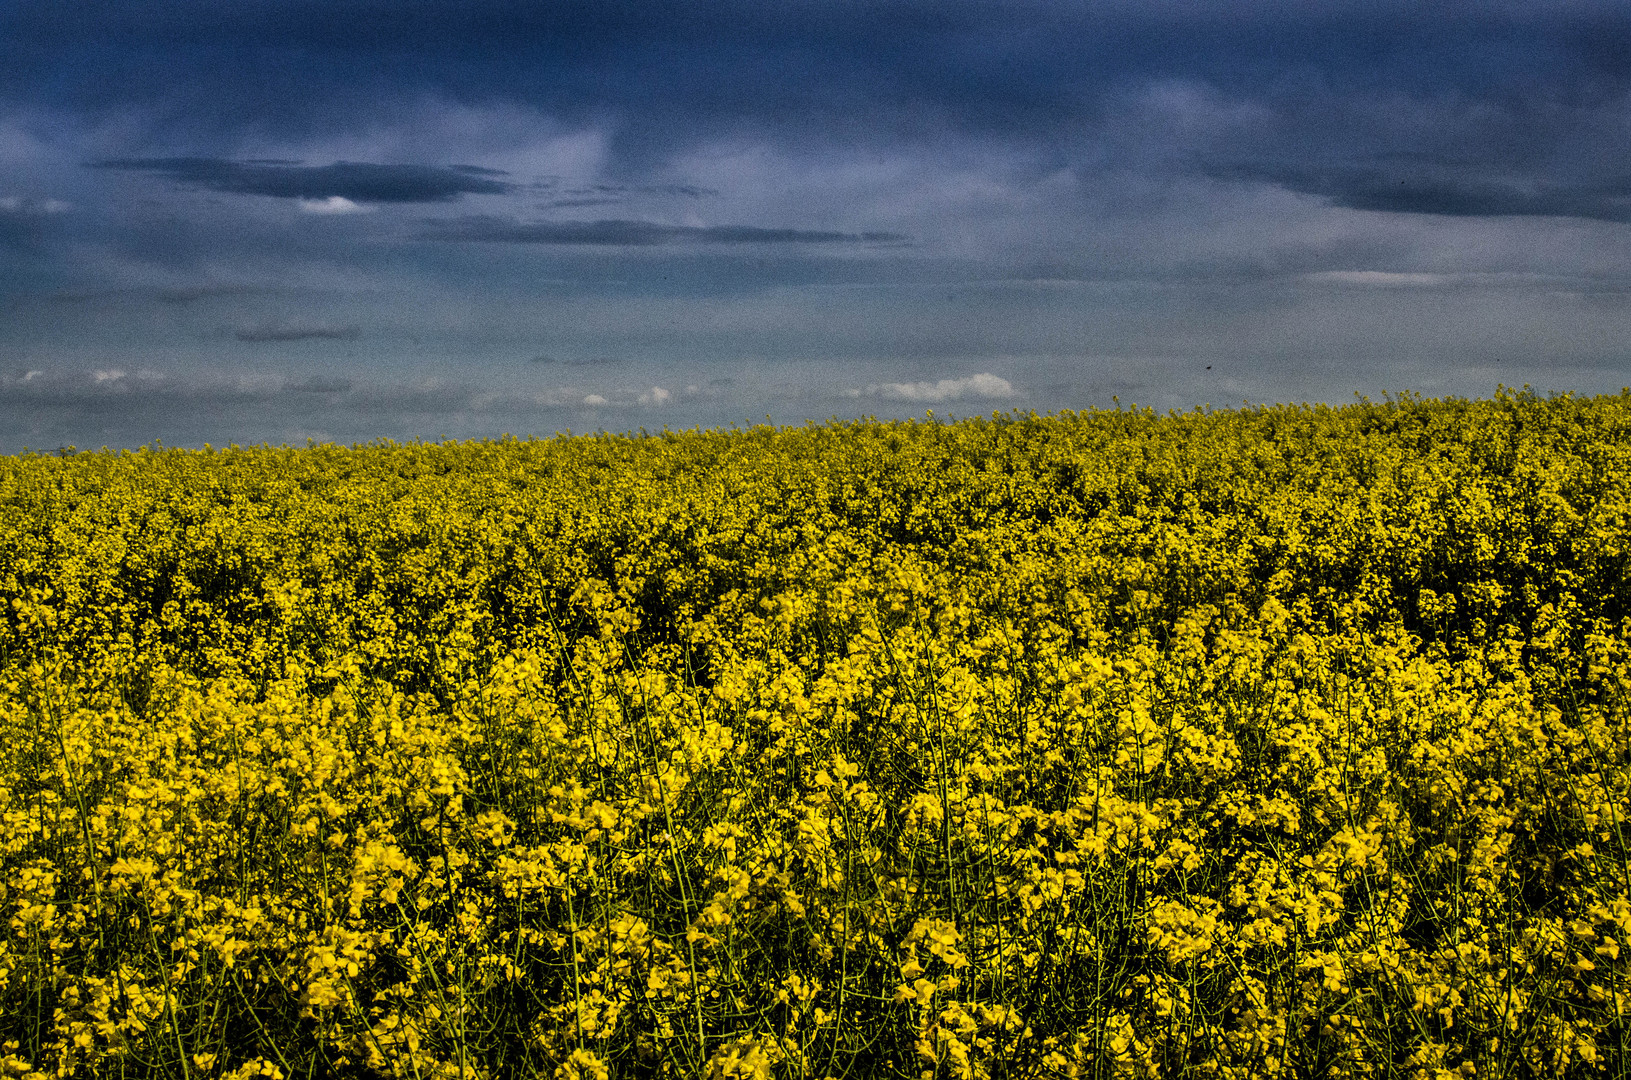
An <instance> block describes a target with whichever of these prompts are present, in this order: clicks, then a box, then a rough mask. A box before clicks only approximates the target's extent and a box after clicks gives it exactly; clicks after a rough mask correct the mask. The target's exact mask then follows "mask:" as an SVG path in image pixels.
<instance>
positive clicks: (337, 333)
mask: <svg viewBox="0 0 1631 1080" xmlns="http://www.w3.org/2000/svg"><path fill="white" fill-rule="evenodd" d="M361 333H362V332H361V331H360V330H358V329H357V328H356V327H355V326H302V325H282V324H276V323H268V324H264V325H261V326H245V327H240V328H239V329H238V330H237V331H235V332H234V333H233V336H234V337H236V338H237V339H238V340H239V341H250V342H266V341H311V340H329V341H355V340H357V338H358V337H360V336H361Z"/></svg>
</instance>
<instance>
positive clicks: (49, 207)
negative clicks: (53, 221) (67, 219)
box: [39, 199, 74, 214]
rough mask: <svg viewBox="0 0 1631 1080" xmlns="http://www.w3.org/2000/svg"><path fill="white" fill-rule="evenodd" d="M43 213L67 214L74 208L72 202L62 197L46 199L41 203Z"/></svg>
mask: <svg viewBox="0 0 1631 1080" xmlns="http://www.w3.org/2000/svg"><path fill="white" fill-rule="evenodd" d="M39 207H40V213H42V214H66V213H67V212H68V211H70V210H72V209H73V208H74V207H73V204H72V203H65V202H63V201H62V200H61V199H46V200H44V201H43V202H41V203H40V204H39Z"/></svg>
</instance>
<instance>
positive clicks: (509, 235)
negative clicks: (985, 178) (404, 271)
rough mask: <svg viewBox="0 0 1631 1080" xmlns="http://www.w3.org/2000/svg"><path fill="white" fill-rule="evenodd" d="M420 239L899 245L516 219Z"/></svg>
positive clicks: (823, 234)
mask: <svg viewBox="0 0 1631 1080" xmlns="http://www.w3.org/2000/svg"><path fill="white" fill-rule="evenodd" d="M420 238H421V239H424V240H442V241H456V242H462V243H486V244H546V245H556V246H586V247H657V246H662V245H670V244H902V243H905V242H906V241H907V240H908V237H906V236H904V235H902V234H901V233H892V232H859V233H850V232H831V231H826V230H814V229H766V228H760V227H757V226H753V225H706V226H700V225H664V224H660V223H658V222H654V221H624V220H603V221H555V222H519V221H509V220H505V219H503V218H496V217H465V218H459V219H456V220H452V221H434V222H429V223H428V224H427V227H426V229H425V231H424V232H423V233H422V234H421V235H420Z"/></svg>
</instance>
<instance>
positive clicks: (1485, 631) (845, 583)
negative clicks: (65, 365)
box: [0, 392, 1631, 1080]
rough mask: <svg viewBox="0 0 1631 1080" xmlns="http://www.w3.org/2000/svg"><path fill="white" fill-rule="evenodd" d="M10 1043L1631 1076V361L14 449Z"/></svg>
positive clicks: (964, 1065)
mask: <svg viewBox="0 0 1631 1080" xmlns="http://www.w3.org/2000/svg"><path fill="white" fill-rule="evenodd" d="M0 601H3V603H4V608H3V613H0V614H3V617H0V913H3V915H0V918H3V920H4V927H5V928H4V931H3V938H0V1044H3V1046H0V1077H29V1078H40V1077H91V1076H106V1077H113V1076H124V1077H157V1076H166V1077H195V1078H206V1077H237V1078H247V1077H256V1076H265V1077H281V1078H283V1080H295V1078H298V1077H308V1076H311V1077H318V1076H323V1077H327V1076H374V1075H385V1076H395V1077H404V1078H407V1077H413V1078H421V1080H428V1078H432V1077H437V1078H451V1077H490V1078H493V1080H500V1078H504V1077H511V1076H522V1077H525V1076H543V1077H559V1078H563V1080H610V1078H614V1077H645V1076H667V1077H676V1078H680V1077H711V1078H718V1080H725V1078H733V1077H740V1078H746V1077H771V1076H775V1077H785V1078H793V1077H797V1078H807V1080H821V1078H825V1077H834V1078H857V1080H860V1078H873V1077H923V1078H975V1077H980V1078H985V1077H992V1078H998V1077H1004V1078H1006V1077H1016V1078H1017V1077H1028V1078H1029V1077H1035V1078H1042V1077H1105V1078H1109V1077H1128V1078H1151V1080H1153V1078H1158V1077H1191V1076H1195V1077H1201V1076H1205V1077H1219V1078H1246V1077H1286V1078H1291V1077H1299V1078H1304V1077H1306V1078H1315V1077H1332V1078H1337V1077H1409V1078H1422V1080H1450V1078H1455V1080H1461V1078H1466V1077H1475V1076H1476V1077H1593V1076H1612V1077H1626V1076H1627V1075H1631V1053H1628V1051H1631V1046H1628V1043H1631V1033H1628V1031H1627V1022H1628V1014H1631V940H1628V938H1631V832H1628V829H1631V826H1628V824H1627V816H1628V815H1631V394H1627V395H1621V396H1618V397H1608V398H1596V399H1578V398H1556V399H1552V400H1546V399H1541V398H1537V397H1535V396H1534V395H1531V394H1528V393H1522V394H1518V393H1510V392H1502V393H1501V394H1500V395H1498V396H1497V397H1496V398H1494V399H1492V400H1485V401H1446V402H1434V401H1422V400H1418V399H1414V398H1404V399H1401V400H1397V401H1389V402H1387V403H1383V404H1369V403H1367V404H1360V405H1354V406H1351V407H1347V408H1341V409H1328V408H1317V409H1310V408H1289V407H1287V408H1264V409H1250V410H1240V411H1218V412H1204V413H1203V412H1195V413H1189V414H1183V415H1172V416H1166V417H1158V416H1156V415H1154V414H1152V413H1148V412H1140V411H1136V410H1134V411H1126V410H1123V411H1115V412H1088V413H1079V414H1068V413H1067V414H1062V415H1059V416H1055V417H1048V418H1037V417H1034V416H1018V415H1009V416H998V417H993V418H989V419H975V420H964V421H959V422H956V423H951V424H946V423H939V422H923V421H920V422H915V423H887V424H886V423H844V424H840V423H833V424H830V425H827V426H811V427H805V428H791V429H780V430H776V429H770V428H755V429H751V430H745V431H737V432H728V433H727V432H705V433H687V434H668V433H664V434H661V435H655V436H650V437H632V438H631V437H622V436H618V437H612V436H602V437H597V438H571V439H555V440H548V441H515V440H508V439H507V440H504V441H500V442H488V443H470V444H459V445H453V444H448V445H409V446H398V445H390V444H380V445H373V446H368V447H361V448H355V449H344V448H337V447H329V446H320V447H314V448H308V449H296V450H288V449H267V448H259V449H237V448H232V449H228V450H213V451H211V450H206V451H204V452H194V451H176V450H144V451H140V452H135V453H118V454H114V453H93V454H78V455H69V456H61V457H59V456H27V457H11V458H4V459H0Z"/></svg>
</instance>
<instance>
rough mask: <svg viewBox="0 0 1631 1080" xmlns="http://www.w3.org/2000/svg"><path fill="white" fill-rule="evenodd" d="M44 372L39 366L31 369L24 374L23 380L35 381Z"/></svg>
mask: <svg viewBox="0 0 1631 1080" xmlns="http://www.w3.org/2000/svg"><path fill="white" fill-rule="evenodd" d="M44 374H45V372H43V371H40V370H39V369H37V368H33V369H30V370H29V372H28V373H27V374H26V375H24V376H23V382H33V381H34V380H35V379H37V378H39V377H40V376H41V375H44Z"/></svg>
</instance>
